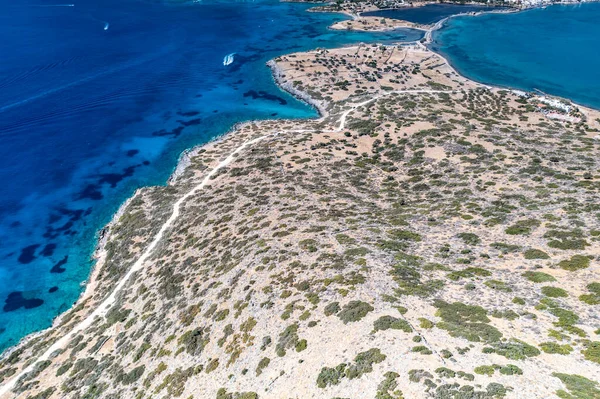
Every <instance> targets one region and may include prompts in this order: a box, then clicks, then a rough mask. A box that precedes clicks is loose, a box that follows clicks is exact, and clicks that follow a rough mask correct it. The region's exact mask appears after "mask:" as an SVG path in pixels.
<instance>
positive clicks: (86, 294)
mask: <svg viewBox="0 0 600 399" xmlns="http://www.w3.org/2000/svg"><path fill="white" fill-rule="evenodd" d="M566 4H572V3H566ZM526 9H529V8H526ZM526 9H517V10H511V11H497V10H493V11H491V10H490V11H482V12H479V13H476V14H468V13H467V14H456V15H452V16H449V17H446V18H444V19H443V20H441V21H438V22H437V23H436V24H434V25H433V26H432V27H431V28H430V29H429V30H427V32H428V33H429V37H427V34H426V36H425V37H424V39H426V38H427V40H426V41H425V42H423V43H421V42H415V44H417V45H425V46H424V47H425V48H426V49H427V50H428V51H431V52H433V53H435V54H436V55H437V56H438V57H440V59H441V60H443V61H444V62H445V63H446V64H447V65H448V66H449V67H450V68H451V69H452V70H454V71H455V72H456V73H457V74H459V75H461V74H460V73H459V72H458V71H457V70H456V68H455V67H454V66H453V65H452V64H451V63H450V61H449V60H448V58H447V57H445V56H444V55H443V54H441V53H439V52H437V51H434V50H433V49H431V48H429V47H427V46H426V45H427V44H430V43H431V41H432V37H431V34H432V33H433V32H434V31H436V30H439V29H441V28H443V26H444V23H445V22H447V21H448V20H449V19H450V18H453V17H456V16H465V15H472V16H477V15H481V14H485V13H500V12H501V13H508V12H511V13H512V12H520V11H524V10H526ZM346 15H348V14H346ZM407 27H408V26H407ZM416 29H419V28H416ZM423 30H424V29H423ZM266 65H267V66H268V67H269V68H270V70H271V72H272V76H273V80H274V82H275V83H276V85H277V86H278V87H279V88H280V89H281V90H284V91H286V92H288V93H290V94H291V95H292V96H294V97H295V98H297V99H299V100H301V101H303V102H305V103H307V104H309V105H310V106H312V107H314V108H315V109H316V110H317V111H318V112H319V115H320V117H319V118H316V119H317V120H318V119H321V118H324V117H326V116H328V112H327V103H326V102H324V101H320V100H316V99H314V98H312V97H311V96H310V95H309V94H308V93H307V92H303V91H301V90H298V89H296V88H295V87H293V85H292V84H291V83H289V82H285V80H284V79H283V76H284V73H283V71H282V70H281V69H280V68H279V66H278V65H277V63H276V62H275V61H274V60H270V61H268V62H267V63H266ZM461 76H463V77H464V75H461ZM465 79H467V80H472V79H470V78H466V77H465ZM472 81H474V80H472ZM474 82H476V83H477V84H479V85H481V86H485V87H488V88H505V87H502V86H497V85H494V86H492V85H487V84H485V83H482V82H477V81H474ZM506 89H510V88H508V87H506ZM568 100H569V101H570V102H571V103H573V104H575V103H574V102H573V101H572V100H570V99H568ZM582 107H583V108H589V107H588V106H582ZM249 123H252V122H242V123H238V124H235V125H234V126H232V127H231V128H230V129H229V130H228V131H227V132H226V133H224V134H223V135H220V136H218V137H215V138H213V139H211V140H210V141H208V142H206V143H204V144H200V145H197V146H194V147H192V148H190V149H188V150H185V151H184V152H182V154H181V155H180V157H179V160H178V162H177V165H176V167H175V169H174V170H173V172H172V174H171V175H170V177H169V179H168V180H167V183H166V185H167V186H170V185H173V184H175V183H177V182H179V181H180V178H181V177H182V176H183V175H184V174H185V172H186V170H187V169H188V168H189V166H190V165H191V162H192V158H193V157H194V156H196V155H197V154H198V152H199V151H201V150H202V149H204V148H206V147H207V146H211V145H214V144H215V143H219V142H221V141H223V140H225V139H230V138H231V137H232V136H233V135H235V134H236V132H238V131H239V130H240V129H241V128H242V127H243V126H246V125H247V124H249ZM151 188H152V187H141V188H139V189H137V190H136V192H135V193H134V194H133V195H132V196H131V197H129V198H128V199H127V200H126V201H125V202H124V203H123V204H122V205H121V206H120V207H119V209H118V211H117V212H116V213H115V214H114V215H113V217H112V219H111V221H110V222H109V223H108V224H107V225H106V226H105V227H103V228H102V229H101V230H100V231H99V232H98V234H97V246H96V249H95V250H94V254H93V257H94V259H96V262H95V263H94V266H93V268H92V270H91V272H90V277H89V279H88V280H86V282H85V286H86V288H85V290H84V291H83V293H82V294H81V296H80V298H78V300H77V301H76V302H75V303H74V304H73V306H72V307H71V308H70V309H69V310H67V311H65V312H64V313H61V314H60V315H57V316H56V318H55V319H54V321H53V323H52V326H51V327H49V328H48V329H45V330H42V331H39V332H36V333H33V334H30V335H28V336H26V337H24V338H23V339H22V340H21V341H20V342H19V343H18V344H17V345H15V346H13V347H11V348H8V349H7V350H6V351H4V353H3V354H2V357H3V358H5V357H6V356H8V355H10V353H12V352H14V351H15V350H17V349H19V348H20V347H21V346H24V345H26V344H27V343H29V342H31V340H33V339H35V338H37V337H39V336H41V335H43V334H45V333H46V332H48V331H50V330H52V329H54V328H55V327H56V326H57V325H58V324H60V322H61V320H62V318H63V317H64V316H65V315H67V314H68V313H69V312H70V311H71V310H73V309H74V308H76V307H77V306H79V305H80V304H82V303H83V302H85V301H86V300H87V299H89V298H90V297H92V296H93V294H94V292H95V289H96V287H97V284H98V280H97V274H98V273H99V271H100V269H101V267H102V265H103V264H104V261H105V259H106V248H105V246H106V243H107V242H108V241H109V239H110V237H111V229H112V228H113V227H114V226H115V224H116V223H117V222H118V220H119V218H120V217H121V216H122V215H123V214H124V213H125V212H126V211H127V208H128V206H129V205H130V204H131V202H132V201H133V200H134V199H135V198H137V197H138V196H139V195H141V194H142V193H143V192H144V191H145V190H148V189H151ZM129 276H130V274H129V272H128V273H127V275H126V277H124V278H122V279H121V280H119V283H118V285H117V287H116V288H115V289H114V292H117V291H118V289H119V286H122V285H124V284H125V282H126V280H127V279H128V278H129ZM122 283H123V284H122ZM121 288H122V287H121ZM101 302H102V301H101ZM89 311H90V312H91V313H94V312H95V311H96V310H95V309H93V308H92V309H89ZM90 312H88V315H89V313H90ZM14 380H16V378H15V379H14ZM0 395H1V393H0Z"/></svg>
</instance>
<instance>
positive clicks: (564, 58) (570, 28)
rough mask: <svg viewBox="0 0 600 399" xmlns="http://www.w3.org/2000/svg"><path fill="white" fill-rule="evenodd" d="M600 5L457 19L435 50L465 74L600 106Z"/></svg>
mask: <svg viewBox="0 0 600 399" xmlns="http://www.w3.org/2000/svg"><path fill="white" fill-rule="evenodd" d="M599 21H600V4H599V3H587V4H580V5H554V6H550V7H547V8H546V9H541V8H540V9H533V10H528V11H524V12H519V13H512V14H484V15H480V16H476V17H469V16H464V17H463V16H459V17H454V18H451V19H450V20H449V21H448V22H447V23H446V26H445V27H444V28H443V29H442V30H440V31H437V32H434V35H433V38H434V43H433V45H432V48H433V49H434V50H436V51H439V52H440V53H441V54H443V55H444V56H446V57H447V58H448V60H449V61H450V63H451V64H452V65H453V66H454V67H455V68H456V69H457V70H458V71H459V72H460V73H461V74H463V75H465V76H467V77H469V78H471V79H473V80H476V81H479V82H483V83H487V84H492V85H499V86H506V87H513V88H519V89H524V90H533V89H538V90H542V91H544V92H546V93H549V94H553V95H557V96H562V97H566V98H570V99H572V100H574V101H575V102H578V103H581V104H584V105H588V106H592V107H594V108H600V51H599V49H600V24H599V23H598V22H599Z"/></svg>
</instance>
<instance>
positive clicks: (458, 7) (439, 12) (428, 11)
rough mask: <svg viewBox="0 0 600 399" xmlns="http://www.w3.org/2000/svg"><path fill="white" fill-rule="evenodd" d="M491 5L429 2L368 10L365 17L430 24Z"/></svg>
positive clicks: (483, 9) (484, 9) (488, 8)
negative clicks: (416, 5) (413, 5)
mask: <svg viewBox="0 0 600 399" xmlns="http://www.w3.org/2000/svg"><path fill="white" fill-rule="evenodd" d="M490 9H491V7H486V6H477V5H462V4H443V3H442V4H427V5H424V6H421V7H404V8H396V9H389V10H378V11H368V12H364V13H362V14H361V15H362V16H365V17H380V18H381V17H383V18H392V19H400V20H402V21H409V22H414V23H416V24H424V25H429V24H433V23H436V22H438V21H440V20H442V19H444V18H446V17H449V16H451V15H456V14H464V13H471V12H479V11H487V10H490Z"/></svg>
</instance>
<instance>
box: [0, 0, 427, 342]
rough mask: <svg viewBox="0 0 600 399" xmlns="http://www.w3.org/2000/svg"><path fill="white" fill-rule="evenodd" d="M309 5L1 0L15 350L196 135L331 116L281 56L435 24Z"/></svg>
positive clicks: (70, 295)
mask: <svg viewBox="0 0 600 399" xmlns="http://www.w3.org/2000/svg"><path fill="white" fill-rule="evenodd" d="M62 1H64V2H65V3H64V4H61V2H62ZM71 1H73V2H74V4H72V5H71V4H66V3H69V2H71ZM307 8H309V6H307V5H301V4H292V3H280V2H279V1H274V0H272V1H268V0H260V1H253V2H235V1H213V2H211V1H202V2H200V3H187V4H182V3H180V4H173V3H171V4H169V3H161V2H157V1H136V0H60V1H56V0H54V1H52V0H20V1H13V0H0V37H1V38H2V40H0V57H1V58H0V59H1V62H0V182H1V184H0V307H2V309H1V310H0V351H1V350H3V349H5V348H6V347H7V346H9V345H12V344H15V343H16V342H18V340H19V339H20V338H22V337H23V336H25V335H26V334H27V333H30V332H32V331H36V330H39V329H42V328H45V327H48V326H49V325H50V324H51V321H52V319H53V318H54V317H55V316H56V315H58V314H59V313H61V312H63V311H65V310H67V309H68V308H69V307H70V306H71V305H72V304H73V302H74V301H75V300H76V299H77V298H78V297H79V295H80V293H81V292H82V289H83V287H82V285H81V283H82V282H84V281H85V280H86V279H87V278H88V276H89V273H90V270H91V267H92V266H93V262H92V260H91V255H92V252H93V249H94V246H95V244H96V234H97V231H98V230H99V229H101V228H102V227H103V226H104V225H105V224H106V223H107V222H108V221H110V219H111V216H112V214H113V213H114V212H115V211H116V210H117V209H118V207H119V205H120V204H121V203H122V202H123V201H124V200H125V199H126V198H127V197H129V196H130V195H132V193H133V192H134V190H135V189H136V188H138V187H141V186H147V185H156V184H165V182H166V180H167V178H168V176H169V175H170V173H171V172H172V170H173V169H174V167H175V166H176V163H177V159H178V157H179V155H180V153H181V152H182V151H183V150H184V149H186V148H189V147H192V146H194V145H197V144H201V143H204V142H207V141H208V140H210V139H211V138H214V137H215V136H218V135H221V134H223V133H225V132H226V131H227V130H228V129H230V128H231V126H232V125H233V124H234V123H236V122H239V121H244V120H250V119H264V118H308V117H315V116H316V115H317V113H316V112H315V110H313V109H312V108H310V107H309V106H307V105H305V104H303V103H300V102H298V101H296V100H295V99H293V98H292V97H291V96H289V95H287V94H286V93H284V92H282V91H280V90H279V89H278V88H277V87H276V86H275V84H274V83H273V81H272V78H271V74H270V71H269V69H268V68H267V67H266V66H265V62H266V61H267V60H269V59H270V58H273V57H276V56H278V55H281V54H285V53H289V52H294V51H300V50H307V49H313V48H316V47H338V46H341V45H344V44H351V43H357V42H372V41H377V42H380V41H384V42H390V41H405V40H417V39H419V38H421V37H422V33H421V32H419V31H414V30H400V31H395V32H389V33H385V34H367V33H348V32H335V31H329V30H328V29H327V26H329V25H330V24H332V23H333V22H336V21H339V20H342V19H345V17H341V16H340V15H333V14H323V13H308V12H306V9H307ZM231 53H235V54H234V55H233V63H232V64H230V65H228V66H224V65H223V59H224V57H226V56H227V55H228V54H231Z"/></svg>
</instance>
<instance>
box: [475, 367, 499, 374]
mask: <svg viewBox="0 0 600 399" xmlns="http://www.w3.org/2000/svg"><path fill="white" fill-rule="evenodd" d="M473 371H474V372H475V374H481V375H487V376H488V377H491V376H492V375H494V373H495V372H496V368H495V367H494V366H477V367H475V369H474V370H473Z"/></svg>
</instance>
